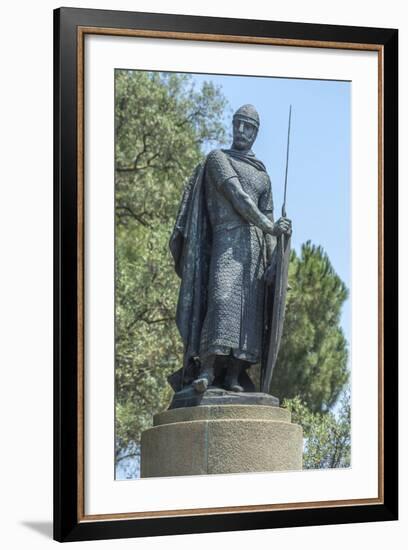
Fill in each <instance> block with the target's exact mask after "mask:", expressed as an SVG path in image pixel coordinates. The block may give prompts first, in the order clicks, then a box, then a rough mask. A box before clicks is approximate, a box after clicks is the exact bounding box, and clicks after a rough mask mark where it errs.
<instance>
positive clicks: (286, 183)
mask: <svg viewBox="0 0 408 550" xmlns="http://www.w3.org/2000/svg"><path fill="white" fill-rule="evenodd" d="M291 118H292V105H290V107H289V124H288V142H287V145H286V170H285V192H284V195H283V204H282V217H283V218H286V189H287V187H288V166H289V145H290V121H291Z"/></svg>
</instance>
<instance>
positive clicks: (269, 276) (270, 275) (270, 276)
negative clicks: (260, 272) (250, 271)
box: [264, 263, 276, 286]
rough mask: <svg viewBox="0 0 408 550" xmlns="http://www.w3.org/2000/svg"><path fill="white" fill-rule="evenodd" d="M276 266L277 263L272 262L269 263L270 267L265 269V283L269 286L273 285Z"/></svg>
mask: <svg viewBox="0 0 408 550" xmlns="http://www.w3.org/2000/svg"><path fill="white" fill-rule="evenodd" d="M275 268H276V265H275V264H274V263H272V264H269V265H268V267H267V268H266V269H265V273H264V279H265V283H266V284H267V285H268V286H269V285H271V284H272V283H273V281H274V279H275V274H276V269H275Z"/></svg>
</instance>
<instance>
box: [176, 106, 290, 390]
mask: <svg viewBox="0 0 408 550" xmlns="http://www.w3.org/2000/svg"><path fill="white" fill-rule="evenodd" d="M259 126H260V121H259V115H258V113H257V111H256V109H255V107H253V106H252V105H243V106H242V107H240V108H239V109H238V110H237V111H236V113H235V114H234V116H233V143H232V146H231V148H230V149H217V150H214V151H212V152H210V153H209V155H208V156H207V158H206V159H205V162H204V163H203V164H201V165H199V166H198V167H197V168H196V169H195V171H194V174H193V175H192V177H191V178H190V180H189V182H188V183H187V186H186V188H185V191H184V194H183V198H182V201H181V205H180V209H179V212H178V215H177V220H176V224H175V227H174V231H173V234H172V236H171V239H170V250H171V253H172V255H173V258H174V261H175V269H176V272H177V274H178V275H179V277H180V278H181V285H180V294H179V300H178V306H177V325H178V328H179V331H180V334H181V336H182V338H183V342H184V365H183V367H182V369H180V370H179V371H177V372H176V373H174V374H173V375H171V376H170V377H169V382H170V384H171V385H172V387H173V389H174V390H176V391H180V390H182V389H183V388H186V387H189V388H190V389H191V391H193V390H194V392H195V394H204V393H205V392H206V391H207V390H208V389H211V388H223V389H224V390H225V391H226V392H237V393H241V392H255V391H256V389H255V385H254V383H253V382H252V380H251V378H250V377H249V376H248V373H247V370H248V368H249V367H250V366H251V365H254V364H257V363H261V391H264V392H265V391H266V392H268V390H269V384H270V378H271V372H272V370H273V365H274V362H275V361H276V356H277V351H278V349H279V343H280V335H281V331H282V324H283V314H284V302H285V294H286V284H287V264H288V259H289V250H290V244H289V242H290V235H291V231H292V224H291V221H290V220H289V219H288V218H286V214H285V212H284V209H283V216H282V217H281V218H280V219H279V220H278V221H277V222H274V216H273V200H272V189H271V182H270V179H269V176H268V174H267V172H266V169H265V166H264V164H263V163H262V162H261V161H260V160H259V159H258V158H257V157H256V156H255V154H254V153H253V152H252V150H251V147H252V145H253V143H254V141H255V139H256V137H257V134H258V130H259Z"/></svg>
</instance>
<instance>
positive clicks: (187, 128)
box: [115, 70, 227, 456]
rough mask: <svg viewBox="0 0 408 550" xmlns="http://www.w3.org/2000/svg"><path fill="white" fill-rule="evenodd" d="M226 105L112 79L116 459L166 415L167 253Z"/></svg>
mask: <svg viewBox="0 0 408 550" xmlns="http://www.w3.org/2000/svg"><path fill="white" fill-rule="evenodd" d="M226 106H227V105H226V100H225V99H224V97H223V96H222V94H221V92H220V91H219V90H218V89H217V88H216V87H214V86H213V85H212V84H209V83H204V84H203V85H202V87H201V89H199V90H197V89H195V88H194V86H193V84H192V81H191V78H190V77H189V76H188V75H180V74H171V73H155V72H143V71H126V70H117V71H116V74H115V130H116V131H115V137H116V152H115V208H116V239H115V276H116V281H115V283H116V284H115V289H116V290H115V309H116V334H115V337H116V368H115V380H116V391H115V394H116V451H117V455H118V456H122V454H121V453H123V450H124V449H128V448H129V445H131V446H132V445H133V443H134V442H138V441H139V438H140V433H141V432H142V431H143V430H144V429H146V428H147V427H149V426H150V425H151V422H152V416H153V414H155V413H156V412H158V411H160V410H163V409H165V408H166V406H167V403H168V400H169V399H170V394H171V389H170V386H168V384H167V382H166V378H167V376H168V374H170V373H171V372H173V371H174V370H177V369H178V368H179V365H180V364H181V356H182V343H181V340H180V337H179V334H178V332H177V328H176V325H175V322H174V318H175V311H176V301H177V295H178V285H179V280H178V279H177V276H176V275H175V273H174V269H173V265H172V261H171V258H170V254H169V250H168V241H169V236H170V234H171V231H172V227H173V224H174V220H175V217H176V213H177V209H178V204H179V201H180V197H181V194H182V190H183V187H184V184H185V181H186V179H187V178H188V177H189V176H190V174H191V172H192V170H193V168H194V167H195V165H196V164H198V163H199V162H200V161H201V160H202V159H203V153H202V146H203V144H204V143H206V144H208V143H211V142H214V143H217V144H219V143H223V142H225V140H226V132H225V130H224V126H223V124H222V121H223V118H224V111H225V109H226Z"/></svg>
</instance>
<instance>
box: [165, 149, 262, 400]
mask: <svg viewBox="0 0 408 550" xmlns="http://www.w3.org/2000/svg"><path fill="white" fill-rule="evenodd" d="M223 152H224V153H225V154H226V156H227V157H229V158H232V159H237V160H239V161H243V162H244V163H246V164H249V165H250V166H252V167H254V168H256V170H257V171H260V172H266V170H265V167H264V165H263V164H262V162H261V161H259V160H258V159H257V158H256V157H255V155H254V154H253V153H252V152H249V153H241V152H239V151H235V150H223ZM206 164H207V162H206V161H205V162H204V163H203V164H201V165H199V166H197V168H196V170H195V172H194V173H193V175H192V177H191V178H190V180H189V181H188V183H187V185H186V187H185V190H184V194H183V197H182V200H181V203H180V208H179V212H178V215H177V218H176V223H175V227H174V230H173V233H172V235H171V238H170V251H171V254H172V256H173V259H174V263H175V271H176V273H177V275H178V276H179V277H180V279H181V284H180V292H179V299H178V304H177V314H176V323H177V327H178V329H179V332H180V335H181V337H182V339H183V342H184V365H183V368H182V369H180V370H179V371H177V372H176V373H173V374H172V375H171V376H170V377H169V382H170V384H171V385H172V387H173V389H175V390H178V389H181V388H182V387H183V386H184V385H186V384H189V383H190V382H191V381H192V380H193V379H194V378H196V376H197V375H198V372H199V363H198V361H197V359H198V358H199V356H200V344H202V330H203V324H204V320H205V317H206V312H207V297H208V292H207V288H208V282H209V272H210V263H211V253H212V243H213V228H212V226H211V223H210V215H209V212H208V211H207V201H206V196H205V180H206ZM237 175H238V174H237ZM238 177H239V175H238ZM242 222H243V225H246V226H247V227H248V228H249V224H248V223H247V222H245V221H244V220H242ZM252 229H254V228H252ZM261 284H262V285H264V282H263V280H262V283H261ZM265 297H266V295H265ZM265 304H266V300H265ZM268 310H269V308H268ZM262 316H265V317H264V320H265V322H264V325H265V326H267V325H268V316H269V317H270V311H262ZM207 324H208V323H207ZM263 329H264V326H262V323H261V326H260V329H259V330H260V332H261V333H262V332H263ZM262 337H263V335H262V334H261V339H262ZM221 353H222V352H221ZM254 362H255V361H254Z"/></svg>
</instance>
